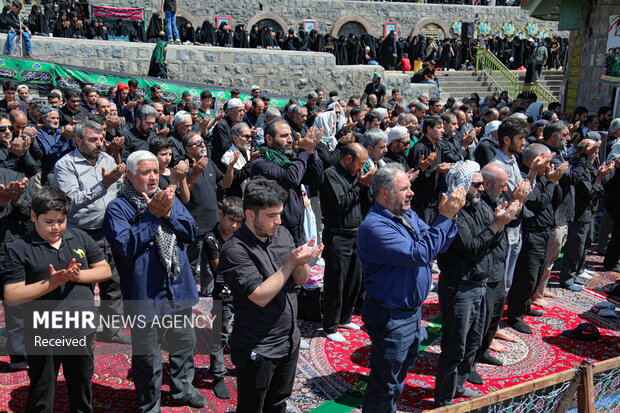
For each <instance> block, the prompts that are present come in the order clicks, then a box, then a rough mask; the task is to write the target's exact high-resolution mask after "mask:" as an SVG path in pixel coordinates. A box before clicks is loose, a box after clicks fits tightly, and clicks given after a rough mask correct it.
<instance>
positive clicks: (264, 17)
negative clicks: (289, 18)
mask: <svg viewBox="0 0 620 413" xmlns="http://www.w3.org/2000/svg"><path fill="white" fill-rule="evenodd" d="M261 20H273V21H275V22H276V23H278V24H279V25H280V27H282V30H283V33H286V32H288V24H287V23H286V20H284V19H283V18H282V17H280V16H278V15H277V14H275V13H271V12H269V11H264V12H262V13H258V14H257V15H255V16H254V17H252V18H251V19H250V20H249V21H248V24H247V25H246V26H245V27H246V30H248V31H249V30H250V29H251V28H252V26H254V25H255V24H256V23H258V22H259V21H261Z"/></svg>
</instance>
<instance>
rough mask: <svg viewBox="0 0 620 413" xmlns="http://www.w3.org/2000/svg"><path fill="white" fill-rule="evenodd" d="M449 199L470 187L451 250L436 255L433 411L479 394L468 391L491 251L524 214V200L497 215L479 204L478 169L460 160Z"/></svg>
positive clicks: (479, 338) (450, 183)
mask: <svg viewBox="0 0 620 413" xmlns="http://www.w3.org/2000/svg"><path fill="white" fill-rule="evenodd" d="M446 181H447V183H448V192H447V193H446V196H448V195H450V194H451V193H452V192H453V191H454V190H455V189H456V188H457V187H462V188H467V195H466V197H465V206H464V207H463V208H461V210H460V211H459V212H458V213H457V214H456V217H455V219H454V220H455V222H456V225H457V228H458V232H457V234H456V237H455V238H454V241H453V242H452V244H450V247H449V248H448V249H447V250H446V251H445V252H444V253H442V254H439V255H438V256H437V263H438V265H439V268H440V269H441V277H439V286H438V290H437V291H438V295H439V307H440V310H441V313H442V314H443V317H444V321H443V329H442V336H441V355H440V357H439V363H438V365H437V374H436V378H435V401H434V402H435V406H437V407H439V406H444V405H446V404H452V403H453V399H454V397H477V396H480V395H481V394H480V393H479V392H477V391H475V390H471V389H468V388H466V387H465V380H467V378H468V376H469V372H470V370H471V367H472V366H473V364H474V359H475V357H476V351H477V350H478V348H479V347H480V343H481V341H482V335H483V330H484V320H485V307H484V299H485V292H486V282H487V279H488V278H489V276H491V272H492V269H493V265H494V257H493V254H492V251H493V250H494V249H495V248H498V247H501V242H502V235H503V228H504V226H505V225H506V224H508V223H509V222H510V221H511V220H512V219H513V218H514V216H515V215H516V213H517V212H518V211H520V208H521V203H520V201H513V202H512V203H511V204H510V205H509V206H508V207H506V206H504V205H500V206H499V207H497V208H496V209H495V211H494V210H493V209H492V208H491V207H490V206H489V205H487V204H486V203H485V202H480V200H481V195H482V191H484V186H483V178H482V173H481V172H480V165H478V164H477V163H476V162H474V161H459V162H457V163H456V165H455V166H454V167H453V168H452V169H451V170H450V171H449V172H448V174H447V176H446Z"/></svg>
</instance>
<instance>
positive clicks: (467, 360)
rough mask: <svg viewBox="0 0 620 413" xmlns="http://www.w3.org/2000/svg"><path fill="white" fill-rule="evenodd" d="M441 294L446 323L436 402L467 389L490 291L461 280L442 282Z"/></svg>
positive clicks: (443, 329) (440, 357)
mask: <svg viewBox="0 0 620 413" xmlns="http://www.w3.org/2000/svg"><path fill="white" fill-rule="evenodd" d="M438 295H439V308H440V310H441V313H442V314H443V326H442V330H441V355H440V356H439V363H438V364H437V375H436V377H435V404H440V403H442V402H444V401H449V400H452V399H453V398H454V395H455V394H456V392H457V390H463V388H464V385H465V380H467V378H468V377H469V372H470V371H471V367H472V366H473V364H474V360H475V358H476V354H477V351H478V348H479V347H480V342H481V340H482V332H483V328H484V319H485V305H484V299H485V295H486V293H485V287H482V286H476V285H470V284H462V283H461V284H449V285H441V284H440V286H439V289H438Z"/></svg>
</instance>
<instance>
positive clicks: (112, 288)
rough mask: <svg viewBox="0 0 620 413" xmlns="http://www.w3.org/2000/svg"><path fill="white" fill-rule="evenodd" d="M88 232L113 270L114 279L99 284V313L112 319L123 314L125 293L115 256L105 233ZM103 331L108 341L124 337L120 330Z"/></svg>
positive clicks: (108, 329) (112, 328) (107, 328)
mask: <svg viewBox="0 0 620 413" xmlns="http://www.w3.org/2000/svg"><path fill="white" fill-rule="evenodd" d="M87 232H88V235H89V236H90V237H91V238H92V239H93V240H95V242H97V245H99V248H100V249H101V251H103V255H104V257H105V259H106V261H107V262H108V264H110V269H111V270H112V277H111V278H110V279H109V280H106V281H102V282H100V283H99V296H100V298H101V304H100V306H99V311H101V315H103V316H104V317H106V318H107V319H111V318H110V316H112V315H115V314H118V315H122V314H123V293H122V292H121V285H120V282H121V279H120V276H119V275H118V271H117V270H116V264H115V263H114V256H113V255H112V248H111V247H110V244H109V243H108V240H106V239H105V237H104V236H103V233H102V232H101V231H99V230H96V231H87ZM103 329H104V330H103V335H104V336H105V337H106V338H108V339H110V338H114V337H118V336H121V335H122V331H121V329H120V328H114V327H106V326H104V327H103Z"/></svg>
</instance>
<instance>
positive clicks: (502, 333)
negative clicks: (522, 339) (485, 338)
mask: <svg viewBox="0 0 620 413" xmlns="http://www.w3.org/2000/svg"><path fill="white" fill-rule="evenodd" d="M495 338H498V339H500V340H504V341H508V342H510V343H516V342H517V338H516V337H515V336H513V335H512V334H510V333H509V332H507V331H506V330H503V329H502V330H497V331H496V332H495Z"/></svg>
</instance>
